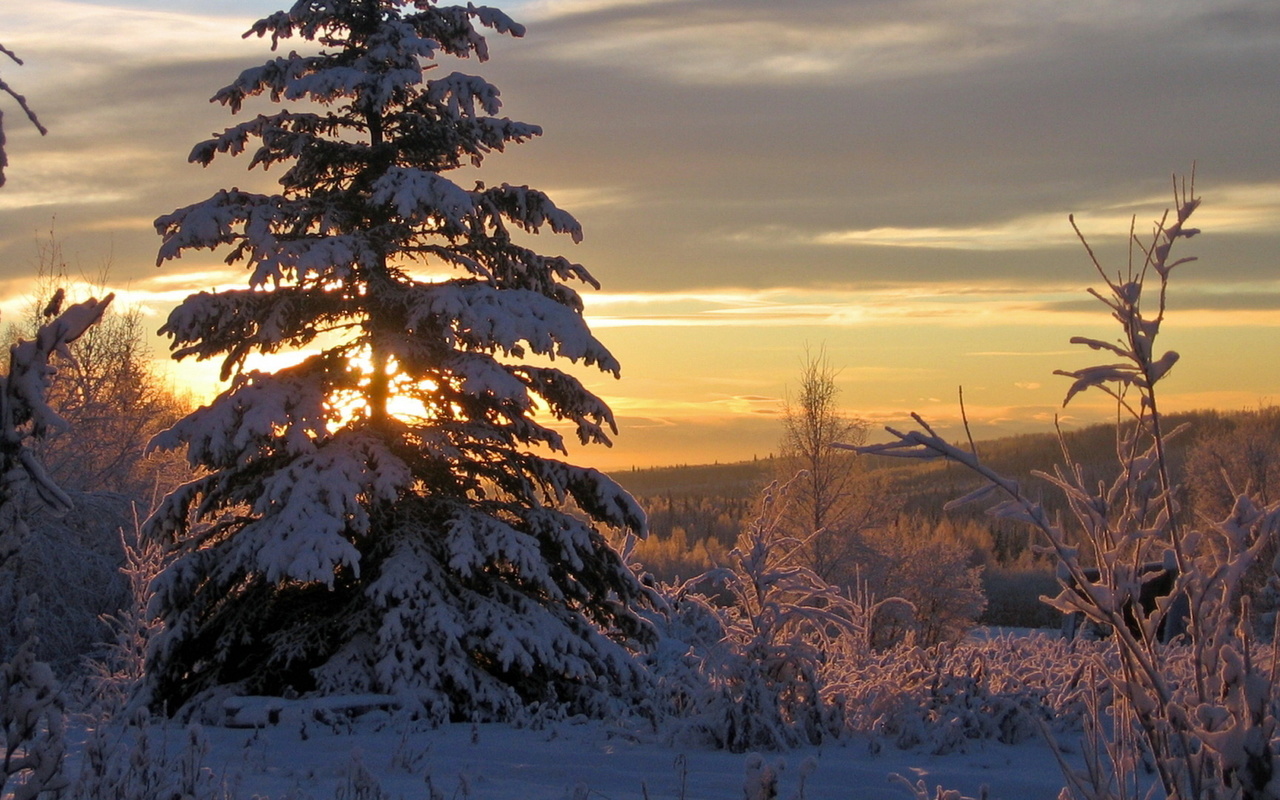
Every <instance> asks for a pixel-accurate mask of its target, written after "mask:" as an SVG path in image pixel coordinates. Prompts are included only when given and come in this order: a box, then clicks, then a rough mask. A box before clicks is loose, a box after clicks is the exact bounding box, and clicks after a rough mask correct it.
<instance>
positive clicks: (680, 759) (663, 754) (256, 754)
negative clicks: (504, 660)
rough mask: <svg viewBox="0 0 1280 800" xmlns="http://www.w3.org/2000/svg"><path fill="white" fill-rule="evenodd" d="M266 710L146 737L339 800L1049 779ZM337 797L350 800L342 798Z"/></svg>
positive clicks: (1035, 788)
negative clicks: (754, 777)
mask: <svg viewBox="0 0 1280 800" xmlns="http://www.w3.org/2000/svg"><path fill="white" fill-rule="evenodd" d="M384 700H385V698H380V697H379V696H368V697H363V696H362V697H356V698H354V699H353V702H352V703H351V704H348V705H350V706H352V707H358V706H361V705H363V706H364V707H376V706H377V705H378V704H379V702H380V701H384ZM357 701H358V702H357ZM248 708H249V706H248V705H246V710H247V709H248ZM272 708H279V709H282V711H281V713H280V714H278V715H277V718H278V719H280V720H281V722H280V723H279V724H277V725H268V726H266V727H262V728H249V729H246V728H229V727H207V726H206V727H203V728H202V729H201V730H200V731H198V732H196V735H194V736H193V733H192V732H191V731H189V730H187V729H185V728H184V727H183V726H180V725H176V724H173V725H169V726H167V727H163V728H162V727H159V726H157V727H154V728H152V729H151V731H150V734H151V735H154V736H156V737H162V738H163V742H164V744H163V747H159V748H156V749H157V750H159V751H160V752H162V753H165V754H167V755H168V757H170V758H174V759H175V760H177V757H178V756H179V755H181V751H182V750H183V748H184V747H189V746H190V745H187V744H186V742H187V741H189V740H191V739H192V738H197V739H199V738H203V740H204V741H205V742H206V743H207V745H208V752H207V753H206V755H205V756H204V765H205V768H206V769H208V770H210V771H211V772H212V777H213V778H214V779H216V780H217V781H218V782H219V783H221V784H223V785H225V786H226V787H228V788H229V789H231V790H232V796H233V797H241V798H248V797H254V796H259V797H262V798H283V797H291V798H315V800H326V799H327V798H331V797H335V796H341V795H338V794H337V792H338V791H339V789H340V788H346V787H349V786H350V785H351V782H352V781H353V777H354V774H355V773H356V771H357V770H356V765H360V766H362V767H363V768H364V769H365V770H367V773H368V775H369V776H371V777H372V779H373V780H376V782H377V784H378V785H380V787H381V789H382V791H383V792H384V793H385V795H380V796H386V797H389V798H400V797H403V798H415V797H421V798H428V797H432V796H434V795H433V794H432V792H431V790H432V789H434V791H435V792H437V793H439V796H442V797H446V798H475V799H476V800H566V799H567V798H608V799H609V800H642V798H653V800H659V798H661V799H662V800H667V799H668V798H670V799H671V800H704V799H705V800H733V799H735V798H742V797H744V787H745V786H746V783H747V774H748V766H749V765H750V764H752V763H753V762H759V763H760V765H761V766H762V767H766V768H769V769H773V770H775V771H777V775H778V795H777V796H778V797H780V798H793V797H801V796H803V797H806V798H809V799H810V800H826V799H827V798H833V799H835V798H839V799H840V800H847V799H848V798H853V799H854V800H909V798H910V796H911V795H910V793H909V792H908V791H907V790H906V788H904V786H903V785H902V783H901V782H900V781H898V780H896V779H894V778H892V777H891V776H893V775H895V774H896V775H901V776H902V777H903V778H906V779H908V780H909V781H910V782H911V783H912V784H915V783H916V781H919V780H923V781H924V783H925V785H926V786H927V787H928V789H929V791H930V796H932V792H933V790H934V787H935V786H942V787H944V788H947V789H955V790H959V791H960V792H961V793H962V794H963V795H965V796H967V797H978V796H979V795H980V791H981V788H982V787H984V786H986V787H989V790H990V797H991V798H993V800H995V799H997V798H1005V800H1021V799H1022V798H1052V797H1055V796H1056V795H1057V793H1058V790H1059V789H1060V788H1061V787H1062V785H1063V779H1062V774H1061V772H1060V769H1059V767H1058V764H1057V762H1056V761H1055V760H1054V757H1053V754H1052V752H1051V751H1050V749H1049V747H1048V746H1047V745H1046V744H1044V743H1043V742H1039V741H1034V740H1033V741H1031V742H1026V743H1023V744H1020V745H1002V744H992V743H988V744H986V745H983V746H975V747H974V748H973V749H972V750H970V751H968V752H962V753H952V754H949V755H945V756H932V755H924V754H922V753H919V752H914V751H909V750H907V751H902V750H882V751H881V752H879V753H872V752H871V751H870V749H869V748H868V746H867V743H866V742H865V741H862V740H857V739H851V740H848V741H845V742H841V743H839V744H836V745H834V746H832V745H827V746H824V747H806V748H800V749H796V750H791V751H787V752H783V753H745V754H733V753H727V752H723V751H712V750H702V749H690V748H682V747H675V746H671V745H669V744H666V743H664V742H662V741H661V737H660V736H659V735H657V734H654V733H653V732H652V731H643V730H636V729H633V728H629V727H626V726H623V725H619V724H610V723H607V722H586V721H581V720H570V721H564V722H558V723H552V724H547V725H543V726H539V727H536V728H535V727H529V728H523V729H521V728H515V727H510V726H504V725H496V724H494V725H469V724H454V725H445V726H443V727H440V728H437V729H425V730H412V729H410V728H406V727H405V726H403V725H400V724H397V723H395V722H393V721H392V717H391V714H390V713H389V712H386V711H380V710H375V711H372V712H369V713H367V714H364V715H363V716H360V717H358V718H357V719H356V720H355V721H352V720H350V719H348V718H347V717H346V716H345V715H344V714H342V713H340V712H341V708H342V704H341V703H338V704H336V706H334V705H333V704H330V706H326V707H323V708H322V707H315V708H307V709H306V711H307V712H309V713H306V714H300V713H298V712H299V711H300V710H301V709H300V707H298V706H294V707H293V708H286V707H285V706H272ZM335 708H336V709H337V710H336V711H335ZM252 710H254V711H258V712H261V711H263V709H262V708H258V707H253V709H252ZM119 746H121V747H123V746H124V744H123V743H122V744H121V745H119ZM77 758H78V756H73V763H72V764H71V768H72V774H75V770H76V769H77V768H78V767H77V765H76V763H75V761H74V760H75V759H77ZM806 772H807V773H808V774H807V775H805V773H806ZM802 775H803V776H804V790H803V794H802V795H801V794H800V793H799V789H800V781H801V777H802ZM429 787H430V788H429ZM347 796H352V795H351V794H350V792H349V790H348V794H347ZM360 796H364V795H360ZM368 796H378V795H372V794H371V795H368Z"/></svg>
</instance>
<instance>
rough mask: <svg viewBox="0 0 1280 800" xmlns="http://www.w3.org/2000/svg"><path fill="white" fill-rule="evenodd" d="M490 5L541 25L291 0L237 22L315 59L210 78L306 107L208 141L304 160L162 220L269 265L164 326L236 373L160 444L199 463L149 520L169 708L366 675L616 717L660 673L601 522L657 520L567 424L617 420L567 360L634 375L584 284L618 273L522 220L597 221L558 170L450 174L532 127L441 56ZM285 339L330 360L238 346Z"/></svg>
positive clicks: (472, 44) (364, 684) (457, 53)
mask: <svg viewBox="0 0 1280 800" xmlns="http://www.w3.org/2000/svg"><path fill="white" fill-rule="evenodd" d="M484 28H488V29H491V30H493V31H495V32H497V33H499V34H510V35H512V36H521V35H522V34H523V32H524V31H523V28H522V27H521V26H520V25H518V24H516V23H515V22H513V21H512V20H511V19H510V18H508V17H507V16H506V15H505V14H503V13H502V12H500V11H497V10H494V9H490V8H478V7H475V6H472V5H470V4H469V5H467V6H466V7H440V6H437V5H435V3H434V0H324V1H323V2H321V0H299V2H297V3H295V4H294V5H293V7H292V8H291V9H290V10H288V11H282V12H277V13H275V14H273V15H271V16H269V17H267V18H265V19H262V20H259V21H258V22H257V23H255V24H254V25H253V27H252V28H251V29H250V31H249V32H247V33H246V34H245V35H246V36H252V35H256V36H258V37H267V36H269V37H270V38H271V44H272V49H273V50H276V49H277V48H278V46H279V45H281V44H282V43H284V42H286V41H287V40H296V39H301V40H305V41H307V42H310V43H312V44H311V45H310V54H303V53H300V52H289V53H288V55H284V56H281V57H278V58H275V59H273V60H271V61H268V62H267V63H266V64H264V65H262V66H260V67H256V68H252V69H248V70H246V71H244V72H243V73H241V75H240V77H239V78H238V79H237V80H236V81H235V82H234V83H232V84H231V85H230V86H228V87H226V88H224V89H222V90H221V91H219V92H218V93H217V94H216V95H215V96H214V98H213V100H214V101H215V102H220V103H222V104H224V105H225V106H227V107H228V108H229V109H230V110H231V111H232V112H233V113H235V112H238V111H240V110H241V107H242V104H244V103H245V102H246V100H249V99H250V98H253V97H254V96H263V97H265V98H269V99H270V100H271V101H272V102H276V103H279V102H284V101H288V102H293V103H299V104H300V108H299V109H298V110H278V111H277V112H276V113H272V114H267V115H259V116H256V117H254V118H253V119H250V120H247V121H245V122H242V123H241V124H239V125H236V126H234V127H231V128H229V129H227V130H226V131H225V132H223V133H221V134H217V135H215V136H214V137H213V138H212V139H209V140H208V141H205V142H202V143H200V144H198V145H196V147H195V149H194V150H193V151H192V154H191V157H190V159H191V161H193V162H196V163H199V164H202V165H207V164H209V163H210V161H211V160H212V159H214V158H215V157H216V156H218V155H222V154H229V155H235V154H239V153H242V152H243V151H245V150H246V149H247V148H252V160H251V162H250V167H254V166H261V167H263V168H271V167H276V166H278V165H280V166H283V167H284V171H283V173H282V174H281V175H280V178H279V184H280V191H279V193H278V194H254V193H250V192H247V191H241V190H239V189H234V188H233V189H230V190H225V191H219V192H217V193H216V194H214V195H213V196H212V197H210V198H209V199H207V200H205V201H204V202H201V203H197V204H195V205H191V206H188V207H185V208H181V209H178V210H177V211H175V212H173V213H172V214H169V215H166V216H163V217H160V218H159V219H158V220H157V221H156V228H157V230H158V231H159V232H160V234H161V235H162V236H163V244H162V246H161V249H160V254H159V259H158V263H163V262H165V261H168V260H170V259H174V258H178V257H180V256H181V255H182V254H183V253H184V252H186V251H188V250H193V249H199V248H221V247H229V248H230V252H229V254H228V255H227V261H228V263H239V264H242V265H244V266H245V268H246V270H247V272H248V274H249V278H248V286H247V288H244V289H239V290H234V291H224V292H217V293H204V292H202V293H199V294H195V295H192V296H191V297H189V298H187V299H186V300H185V301H184V302H183V303H182V304H181V305H180V306H179V307H178V308H176V309H175V310H174V311H173V312H172V313H171V314H170V316H169V318H168V321H167V322H166V323H165V325H164V326H163V328H162V329H161V332H162V333H164V334H167V335H168V336H169V337H170V338H171V340H172V342H171V349H172V350H173V351H174V352H173V355H174V357H175V358H179V359H180V358H184V357H195V358H197V359H205V358H220V359H221V360H222V375H223V379H224V380H230V384H229V388H228V389H227V390H226V391H225V392H223V393H222V394H221V395H219V396H218V397H217V398H216V399H215V400H214V401H213V402H211V403H210V404H209V405H208V406H207V407H203V408H200V409H199V410H197V411H195V412H194V413H192V414H191V415H189V416H188V417H186V418H185V419H183V420H181V421H180V422H178V423H177V424H176V425H175V426H174V427H173V428H172V429H170V430H169V431H168V432H166V433H164V434H161V435H160V436H158V437H157V438H156V440H155V441H154V444H155V445H156V446H159V447H165V448H175V447H181V446H186V448H187V453H188V459H189V460H190V462H191V464H192V465H193V466H195V467H198V468H201V469H202V470H204V475H203V476H202V477H200V478H198V479H197V480H195V481H193V482H191V483H189V484H187V485H185V486H183V487H181V488H180V489H178V490H176V491H175V492H174V493H172V494H171V495H170V496H169V497H167V498H166V499H165V500H164V501H163V503H162V504H161V505H160V507H159V508H158V510H157V511H156V512H155V514H154V515H153V516H152V518H151V519H150V520H149V522H148V524H147V530H148V532H149V533H150V534H151V535H152V536H155V537H158V538H160V539H162V540H165V541H168V542H170V543H172V546H173V547H174V548H175V549H176V550H177V551H178V555H177V558H176V560H175V561H174V562H173V564H172V566H170V567H169V568H168V569H167V570H166V571H165V572H164V573H163V574H162V575H161V576H160V578H159V579H158V580H157V582H156V584H155V588H156V591H157V596H156V606H155V608H156V609H157V612H158V614H159V616H160V618H161V620H162V622H163V627H164V630H163V633H162V634H160V635H159V636H158V638H157V639H156V641H155V642H154V644H153V646H152V648H151V652H150V654H149V657H148V659H149V663H148V666H147V671H148V678H147V681H146V684H145V689H144V691H145V693H146V697H147V700H148V702H149V703H150V704H151V705H152V706H153V707H155V708H161V707H167V708H168V709H169V710H170V711H171V712H172V711H174V710H176V709H178V708H179V707H183V706H184V705H185V706H186V707H187V708H192V707H194V706H195V705H198V704H199V701H201V700H202V699H211V698H213V697H216V696H218V695H220V694H222V693H225V692H229V691H230V692H238V693H252V694H275V693H292V692H300V693H316V694H325V695H332V694H346V693H365V692H375V693H385V694H391V695H395V696H396V697H398V698H399V700H400V702H401V703H403V704H405V705H407V706H409V707H410V708H411V709H412V710H414V711H416V712H417V713H419V714H422V715H425V716H427V717H429V718H431V719H435V720H445V719H455V720H457V719H473V720H474V719H504V718H510V717H512V716H513V715H515V714H518V713H519V712H520V709H522V708H525V707H527V706H529V705H530V704H533V703H537V704H540V705H542V706H543V707H546V706H548V705H550V706H553V707H558V708H561V709H568V710H573V711H580V712H586V713H604V712H605V711H606V710H607V709H608V708H609V704H610V703H611V702H612V700H613V699H614V698H618V697H621V696H623V695H624V693H625V692H626V691H627V690H628V689H629V688H630V689H634V688H635V687H636V686H637V685H638V682H640V681H641V680H642V679H643V673H642V672H641V671H640V670H639V668H638V667H637V666H636V662H635V660H634V658H633V657H632V651H633V649H634V648H635V647H636V646H638V645H642V644H643V643H644V642H645V641H647V640H648V639H649V637H650V634H649V629H648V628H647V627H646V626H645V624H644V623H643V621H642V620H641V618H640V617H639V616H638V615H637V613H636V611H635V608H636V604H637V603H638V602H640V601H641V600H642V599H643V590H642V588H641V587H640V585H639V584H638V583H637V581H636V580H635V579H634V577H633V576H632V574H631V573H630V571H629V570H628V569H627V567H626V565H625V564H624V563H623V561H622V559H621V558H620V556H619V555H618V553H617V552H615V551H614V550H613V549H612V548H611V547H610V546H609V545H608V543H607V542H606V540H605V538H604V535H603V533H602V530H601V526H604V525H607V526H613V527H617V528H620V529H623V530H630V531H633V532H636V533H642V532H643V531H644V528H645V519H644V514H643V512H642V511H641V509H640V508H639V506H638V505H637V504H636V503H635V501H634V500H633V499H632V498H631V497H630V496H629V495H628V494H627V493H626V492H625V491H623V490H622V489H621V488H620V487H619V486H618V485H616V484H615V483H614V482H613V481H612V480H610V479H608V478H607V477H606V476H604V475H602V474H601V473H599V472H598V471H596V470H593V469H588V468H582V467H577V466H573V465H570V464H567V463H565V462H563V461H560V460H558V459H557V458H553V457H552V456H553V455H555V454H556V453H557V452H559V453H563V452H564V450H565V446H564V442H563V440H562V435H561V433H559V432H558V431H557V430H556V428H555V427H553V424H554V423H555V422H556V421H559V422H560V423H561V427H564V426H567V427H568V428H569V429H572V430H573V431H574V432H575V433H576V437H577V438H578V439H579V440H580V441H581V442H582V443H584V444H587V443H593V442H594V443H603V444H608V443H609V438H608V436H609V434H610V432H616V427H615V425H614V420H613V416H612V414H611V412H610V410H609V408H608V407H607V406H606V404H605V403H604V402H603V401H601V400H600V399H599V398H598V397H596V396H594V395H593V394H591V393H590V392H589V391H587V389H586V388H585V387H584V386H583V385H582V384H581V382H580V381H579V380H577V379H576V378H574V377H573V376H571V375H569V374H567V373H566V372H563V371H561V370H559V369H556V368H554V367H552V366H550V365H549V364H548V362H549V361H550V360H552V359H567V360H568V361H570V362H578V363H582V364H585V365H593V366H595V367H597V368H599V369H600V370H602V371H604V372H606V373H612V374H613V375H614V376H617V375H618V371H619V366H618V363H617V361H616V360H615V359H614V357H613V356H612V355H611V354H610V353H609V351H608V350H607V349H606V348H605V347H604V346H603V345H601V343H600V342H599V341H597V340H596V339H595V338H594V337H593V336H592V335H591V333H590V331H589V330H588V327H587V325H586V323H585V322H584V320H583V316H582V301H581V298H580V296H579V295H578V293H577V292H576V290H575V289H574V288H573V286H572V284H574V283H580V284H586V285H588V286H591V287H596V288H598V284H597V283H596V281H595V279H594V278H592V276H591V275H590V273H588V272H587V270H586V269H584V268H583V267H582V266H581V265H579V264H576V263H573V262H572V261H570V260H568V259H567V258H565V257H562V256H550V255H540V254H539V253H537V252H535V251H534V250H531V249H528V247H526V246H525V245H523V244H520V241H521V240H522V239H526V238H529V237H528V234H531V233H537V232H538V231H539V230H541V229H543V228H549V229H550V230H551V231H553V232H555V233H560V234H565V235H568V236H569V237H571V238H572V239H573V240H574V241H575V242H577V241H578V240H579V239H580V238H581V235H582V234H581V229H580V227H579V225H578V223H577V221H576V220H575V219H574V218H573V217H572V216H570V215H569V214H568V213H566V212H564V211H562V210H560V209H559V208H557V207H556V206H555V205H554V204H553V203H552V202H551V200H550V199H548V197H547V196H546V195H545V194H543V193H541V192H538V191H535V190H533V189H530V188H528V187H525V186H510V185H506V184H502V185H498V186H485V185H483V184H480V183H477V184H476V185H475V186H474V187H473V188H462V187H461V186H459V185H458V184H456V183H454V182H453V181H451V180H450V179H449V178H447V177H445V175H444V173H447V172H449V171H450V170H454V169H457V168H459V167H464V166H466V165H479V164H480V162H481V160H482V159H483V158H484V157H485V156H486V155H488V154H489V153H491V152H493V151H501V150H503V149H504V148H505V147H506V145H508V144H510V143H518V142H523V141H525V140H527V139H529V138H531V137H534V136H537V135H539V134H540V133H541V130H540V129H539V128H538V127H537V126H534V125H529V124H525V123H521V122H515V121H512V120H510V119H507V118H502V117H498V116H496V115H497V114H498V111H499V107H500V103H499V100H498V90H497V89H496V88H495V87H494V86H492V85H491V84H489V83H487V82H486V81H484V80H482V79H480V78H478V77H474V76H472V75H468V74H464V73H462V72H450V73H448V74H444V73H445V70H443V69H439V67H440V64H439V63H438V62H439V61H441V60H445V59H449V58H468V57H471V56H475V57H477V58H478V59H479V60H482V61H483V60H485V59H486V58H487V48H486V43H485V39H484V37H483V36H482V35H481V33H480V32H479V31H480V30H482V29H484ZM437 70H438V71H437ZM259 102H260V101H259ZM289 349H293V350H302V351H304V352H310V353H313V354H311V355H309V356H307V357H306V358H305V359H304V360H302V361H301V362H300V363H298V364H297V365H296V366H292V367H288V368H285V369H280V370H278V371H276V372H274V373H270V374H268V373H264V372H259V371H254V370H250V369H248V368H247V367H246V366H245V359H246V357H247V356H249V355H250V354H253V353H274V352H278V351H283V350H289ZM535 356H536V357H538V358H537V359H533V357H535ZM531 359H533V360H535V361H536V362H537V363H536V364H531V363H529V362H530V360H531Z"/></svg>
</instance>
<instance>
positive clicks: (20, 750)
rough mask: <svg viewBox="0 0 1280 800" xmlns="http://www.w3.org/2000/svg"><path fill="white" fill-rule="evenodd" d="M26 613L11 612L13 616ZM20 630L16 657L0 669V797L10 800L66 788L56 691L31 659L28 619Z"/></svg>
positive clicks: (47, 672)
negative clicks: (0, 747) (0, 752)
mask: <svg viewBox="0 0 1280 800" xmlns="http://www.w3.org/2000/svg"><path fill="white" fill-rule="evenodd" d="M27 610H28V609H27V608H20V609H17V611H18V613H19V614H23V613H24V612H26V611H27ZM24 616H25V615H24ZM25 627H26V629H27V630H26V634H27V635H26V638H25V640H24V641H23V642H22V644H21V645H19V646H18V649H17V652H15V653H14V654H13V655H12V656H11V657H9V658H8V659H6V660H5V661H4V662H3V663H0V731H2V732H3V734H4V739H5V742H4V746H5V749H4V759H3V762H0V793H3V794H4V795H5V796H6V797H13V798H14V800H33V799H34V798H35V797H37V796H39V795H40V793H41V792H45V791H57V790H59V789H61V788H63V787H64V786H65V785H66V779H65V777H64V776H63V771H62V757H63V755H64V754H65V753H66V749H67V745H66V732H65V725H66V723H65V721H64V718H63V707H62V688H61V687H60V686H59V685H58V681H57V679H56V678H55V677H54V676H53V670H52V669H50V668H49V665H48V664H45V663H44V662H42V661H40V660H38V659H37V658H36V652H35V651H36V644H37V641H38V640H37V637H36V635H35V631H34V630H33V629H34V627H35V623H34V620H33V619H32V618H31V617H30V616H26V617H25Z"/></svg>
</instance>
